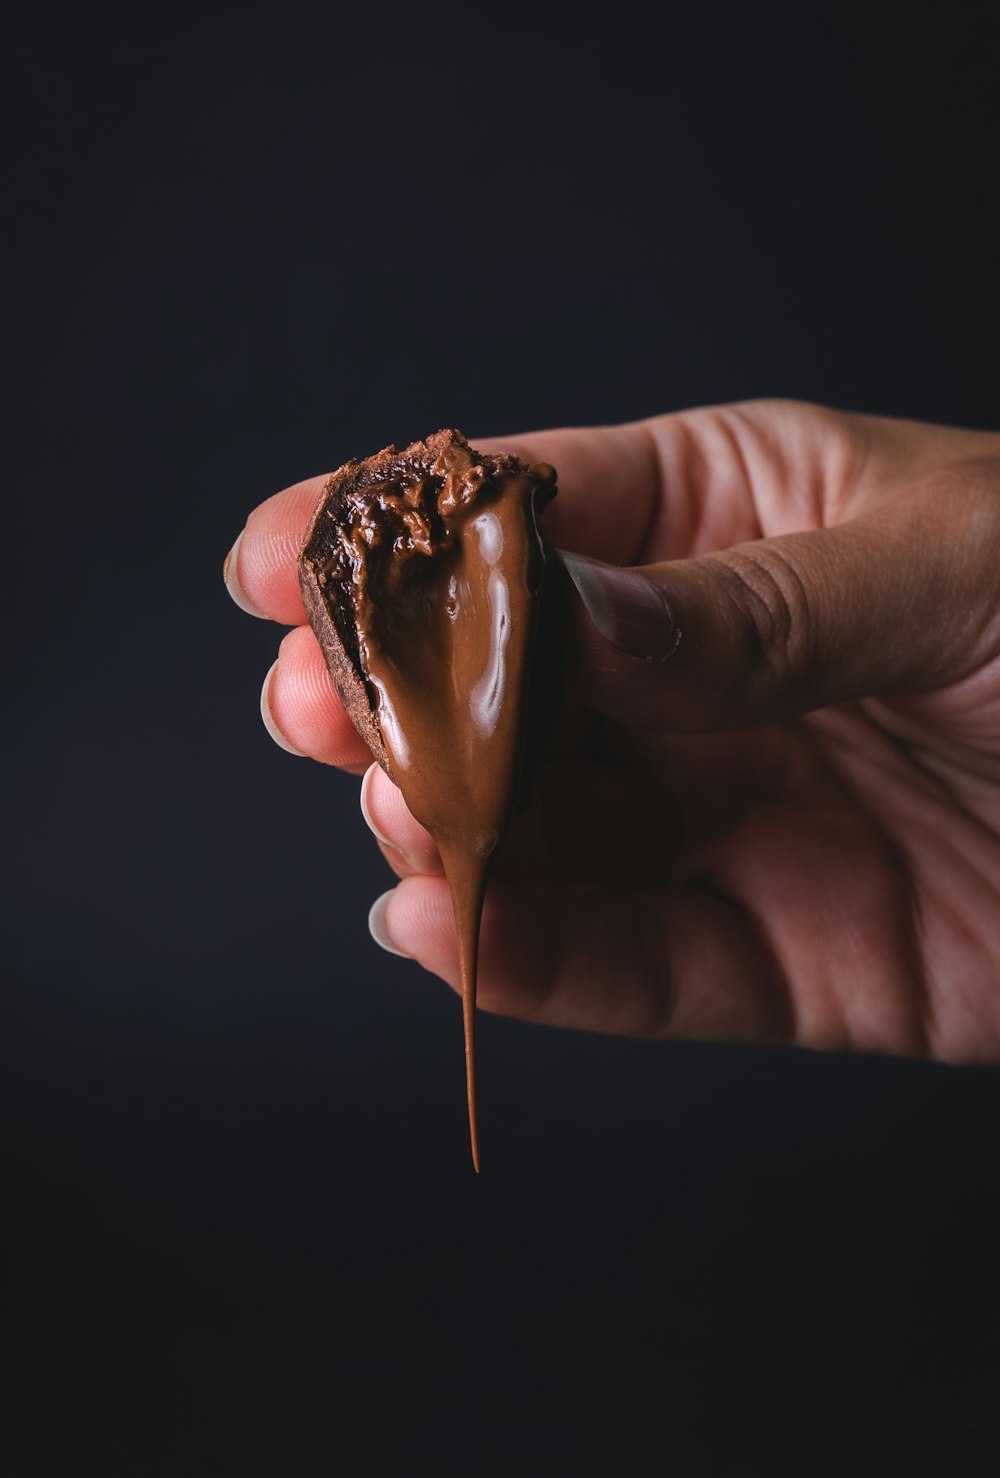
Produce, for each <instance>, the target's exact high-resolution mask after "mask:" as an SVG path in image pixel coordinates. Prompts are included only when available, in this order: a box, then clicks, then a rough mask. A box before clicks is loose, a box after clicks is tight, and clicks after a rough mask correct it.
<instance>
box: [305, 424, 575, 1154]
mask: <svg viewBox="0 0 1000 1478" xmlns="http://www.w3.org/2000/svg"><path fill="white" fill-rule="evenodd" d="M554 493H555V473H554V471H553V469H552V468H551V467H548V466H547V465H537V466H534V467H528V466H526V465H525V464H524V463H522V462H520V461H519V460H518V459H517V458H515V457H510V456H485V455H483V454H481V453H479V452H476V451H474V450H472V449H471V448H470V447H469V445H468V443H467V442H466V441H465V439H464V438H463V437H462V436H461V435H460V434H459V433H458V432H457V431H441V432H438V433H437V435H435V436H432V437H429V438H428V439H427V441H426V442H415V443H414V444H413V445H412V446H409V447H407V448H406V449H405V450H404V451H402V452H397V451H396V449H395V448H394V447H387V448H386V449H385V450H384V451H382V452H379V453H377V454H376V456H374V457H370V458H368V459H367V460H366V461H364V462H350V463H348V464H347V465H346V466H345V467H343V468H341V470H340V471H339V472H336V473H334V475H333V477H332V478H331V479H330V481H329V482H328V483H327V485H326V487H325V489H324V491H323V495H322V497H321V499H320V502H319V505H318V507H317V509H316V512H315V514H314V516H313V519H312V522H311V524H310V526H309V529H308V532H307V534H306V538H305V543H304V545H303V548H302V553H301V556H300V560H299V574H300V581H301V585H302V591H303V596H304V599H305V604H306V610H307V611H308V613H309V617H310V621H311V623H312V625H313V629H314V630H315V632H316V634H317V637H318V638H319V641H320V645H321V647H322V649H323V652H324V655H325V657H326V661H327V666H328V668H329V670H330V674H331V676H332V678H333V680H334V683H335V684H336V686H337V690H338V692H339V693H340V696H341V698H342V700H343V702H344V705H345V707H346V709H347V711H348V713H349V714H350V715H351V718H352V719H353V720H354V723H355V726H356V727H357V729H358V732H359V733H360V734H361V735H362V737H363V738H364V740H365V742H366V743H367V744H368V746H369V748H370V749H371V751H372V754H373V755H374V756H375V758H376V759H377V760H378V762H379V763H380V764H381V765H382V767H383V768H384V769H385V770H386V772H387V773H388V774H389V776H390V777H391V778H392V779H393V780H394V781H395V783H396V784H397V785H398V786H399V788H400V790H401V791H402V793H403V798H404V799H405V801H406V804H407V806H408V807H409V809H410V811H411V812H412V814H413V815H414V816H415V817H416V819H417V820H418V821H420V822H421V823H422V824H423V825H424V826H425V827H426V828H427V830H428V831H429V832H430V834H431V836H432V837H433V838H434V841H435V842H436V844H437V847H438V850H439V851H440V853H441V858H442V862H443V864H444V869H445V874H446V877H447V879H448V884H449V887H450V889H451V895H452V902H453V905H454V911H455V923H456V928H457V931H458V940H459V956H460V963H461V974H462V999H463V1016H464V1023H465V1044H466V1076H467V1088H468V1101H469V1125H470V1133H471V1138H472V1155H473V1162H474V1163H475V1165H476V1168H477V1169H478V1166H479V1150H478V1133H477V1116H476V1080H475V996H476V957H477V951H478V939H479V921H480V915H481V911H482V904H483V896H484V893H485V888H486V881H487V875H488V871H489V865H490V861H491V858H492V856H493V854H494V851H495V849H496V846H497V843H498V842H499V840H500V838H501V836H502V835H503V833H504V831H505V830H506V827H507V825H508V823H509V821H510V817H511V814H512V812H513V809H514V806H515V802H516V800H517V796H518V791H519V784H520V777H521V770H522V765H523V761H524V748H525V735H526V732H527V729H528V708H529V695H530V693H531V678H532V664H533V659H534V653H535V642H536V634H537V627H538V615H539V608H540V602H541V593H542V586H543V577H544V573H545V566H546V546H545V543H544V540H543V538H542V536H541V533H540V530H539V525H538V521H537V519H538V513H539V512H540V510H541V509H542V507H544V505H545V504H546V503H547V502H548V501H549V500H550V499H551V498H552V497H553V496H554Z"/></svg>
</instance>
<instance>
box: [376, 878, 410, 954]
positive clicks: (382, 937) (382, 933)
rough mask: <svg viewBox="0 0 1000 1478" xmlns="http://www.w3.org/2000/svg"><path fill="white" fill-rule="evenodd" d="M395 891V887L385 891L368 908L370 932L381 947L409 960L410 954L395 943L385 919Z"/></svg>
mask: <svg viewBox="0 0 1000 1478" xmlns="http://www.w3.org/2000/svg"><path fill="white" fill-rule="evenodd" d="M395 891H396V890H395V888H390V889H389V891H388V893H383V894H382V895H381V897H379V898H376V900H375V902H374V903H373V904H372V906H371V908H370V909H369V910H368V932H369V933H370V934H371V936H372V938H373V939H374V941H375V943H376V944H377V945H378V946H379V948H380V949H384V950H388V952H389V954H391V955H399V956H400V957H401V958H402V959H404V960H408V959H409V958H410V956H409V955H408V954H407V953H406V951H405V949H397V948H396V946H395V945H394V944H393V942H392V939H391V938H390V937H389V929H388V926H387V924H386V921H385V915H386V909H387V908H388V907H389V899H390V898H391V897H392V895H393V893H395Z"/></svg>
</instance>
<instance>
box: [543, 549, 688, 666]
mask: <svg viewBox="0 0 1000 1478" xmlns="http://www.w3.org/2000/svg"><path fill="white" fill-rule="evenodd" d="M559 557H560V559H561V560H562V562H563V564H564V565H565V566H566V573H567V574H568V575H569V577H570V579H571V580H572V581H573V584H574V585H575V587H576V591H577V594H578V595H579V597H580V599H581V601H582V602H583V605H584V608H585V610H586V612H587V615H588V616H589V617H590V619H591V621H592V622H593V624H594V625H595V626H596V627H597V630H598V631H599V632H600V633H601V635H602V636H603V637H604V638H605V640H607V641H609V642H611V643H612V644H613V645H614V646H616V647H617V648H618V649H619V651H622V652H625V653H627V654H628V655H629V656H630V657H642V658H644V659H645V660H646V661H647V662H660V661H663V660H664V658H666V657H670V656H672V655H673V654H674V652H675V651H676V650H677V644H678V642H679V641H680V631H679V629H678V627H677V622H676V621H675V619H674V615H673V612H672V611H671V609H670V606H669V604H668V602H667V597H666V595H665V594H664V593H663V591H662V590H661V589H660V587H659V585H657V584H655V583H654V582H653V581H652V580H650V579H647V577H646V576H645V575H643V574H641V573H640V572H639V571H638V570H623V569H619V568H618V566H617V565H606V564H602V563H601V562H600V561H599V560H596V559H587V558H585V557H584V556H583V555H582V554H566V553H564V552H563V551H562V550H560V551H559Z"/></svg>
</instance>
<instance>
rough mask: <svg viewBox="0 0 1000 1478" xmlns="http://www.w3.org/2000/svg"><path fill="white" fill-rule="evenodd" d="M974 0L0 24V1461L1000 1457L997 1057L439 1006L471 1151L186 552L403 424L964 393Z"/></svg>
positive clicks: (369, 879) (234, 11) (312, 794)
mask: <svg viewBox="0 0 1000 1478" xmlns="http://www.w3.org/2000/svg"><path fill="white" fill-rule="evenodd" d="M989 8H990V7H988V6H986V5H983V6H982V7H972V6H967V5H966V6H963V5H953V6H950V7H947V9H943V10H942V13H941V14H940V15H938V17H937V18H936V19H935V20H934V22H933V24H932V23H930V22H925V23H920V22H918V21H917V20H916V19H915V16H914V14H911V15H910V17H909V19H907V20H905V21H900V23H899V24H898V26H893V27H890V26H888V25H886V26H885V27H881V26H880V25H879V23H878V11H877V9H873V8H872V7H871V6H868V7H864V8H858V9H854V8H843V7H838V8H834V7H826V6H823V7H815V6H792V5H788V6H775V5H735V4H733V5H728V6H721V7H720V6H718V5H710V4H703V5H694V4H691V5H670V6H665V7H661V10H660V13H659V21H658V25H657V28H656V29H655V30H653V29H650V21H649V19H648V18H644V15H643V13H642V12H639V11H634V10H631V9H630V8H628V7H616V8H615V9H614V11H613V13H608V14H605V15H604V16H603V17H602V18H601V23H600V25H598V24H597V23H596V21H595V20H594V19H590V20H589V21H585V20H584V19H583V17H582V16H581V15H577V16H576V18H575V19H574V18H573V17H572V15H571V14H570V13H569V12H568V10H567V12H566V14H565V15H564V16H563V18H562V19H561V20H560V21H559V22H558V24H557V23H555V22H552V23H550V22H548V21H547V20H546V19H545V17H544V15H543V14H542V13H541V12H540V11H536V12H534V13H532V12H527V13H526V12H524V11H521V10H517V9H503V10H501V9H499V8H494V9H492V10H491V11H489V12H488V13H486V14H485V15H483V14H481V15H479V17H478V19H476V20H475V21H474V22H472V21H471V20H470V15H469V14H464V13H463V12H461V11H458V10H456V11H455V12H454V13H453V14H449V13H448V11H447V9H446V8H435V10H434V13H433V14H432V15H427V16H424V15H413V16H411V17H410V18H409V19H407V20H405V21H398V20H396V19H395V18H393V17H391V16H390V15H389V14H387V13H384V12H381V11H379V10H378V9H377V8H376V7H368V8H367V9H364V10H363V11H362V13H361V14H357V15H350V16H348V15H345V14H344V13H342V12H341V11H340V10H339V9H338V8H337V7H335V6H330V5H325V6H315V7H301V6H295V5H290V6H285V7H273V8H272V9H271V10H270V11H265V10H262V9H261V10H257V9H255V8H254V7H253V6H246V5H245V6H242V7H235V6H234V7H232V8H229V9H226V8H224V7H219V6H216V7H212V6H208V7H204V8H202V9H201V10H200V11H199V12H198V13H197V14H192V15H191V16H185V15H184V14H183V13H182V12H181V11H179V10H177V9H175V10H173V11H172V12H170V13H169V14H167V13H164V14H162V15H156V14H154V13H153V12H151V11H146V12H143V13H141V14H140V13H139V11H138V10H137V9H134V8H130V9H125V8H122V9H120V10H116V9H114V8H113V7H103V8H101V7H98V8H97V9H96V10H95V9H93V8H89V9H84V8H80V9H79V11H77V12H74V14H73V15H72V16H61V15H57V14H55V13H53V12H51V11H49V10H45V9H44V8H36V10H35V12H34V18H33V19H32V20H31V21H25V22H22V23H21V24H20V26H19V28H18V29H17V30H16V32H15V33H14V35H13V44H12V45H11V46H10V47H9V48H8V63H10V62H11V61H12V62H13V76H14V86H13V89H10V88H8V89H7V91H6V92H5V95H4V105H5V108H7V109H9V112H8V123H7V125H6V134H5V136H6V139H7V142H8V144H9V145H10V146H11V147H10V155H11V160H10V162H11V167H12V176H11V183H10V184H9V186H8V189H7V198H6V205H7V206H8V208H9V210H10V222H11V225H10V226H9V228H8V230H7V232H6V233H5V245H6V248H7V250H8V253H9V266H8V273H7V284H8V288H9V294H8V314H9V332H8V335H7V339H8V353H7V355H6V356H5V357H6V359H7V367H8V369H9V370H11V371H12V374H11V377H10V385H9V390H8V393H7V396H6V409H7V411H8V413H9V417H10V428H9V429H10V430H11V431H12V432H13V437H12V450H11V452H10V454H9V456H8V458H7V469H8V474H9V479H8V488H9V492H8V498H7V500H6V504H5V510H6V516H7V517H8V518H13V519H14V530H13V534H12V535H11V537H10V542H8V543H7V544H6V553H5V558H4V587H5V592H6V593H7V595H8V596H10V597H11V618H10V621H9V623H8V643H7V646H8V657H9V658H10V661H11V666H12V671H11V674H10V677H9V679H8V690H9V693H10V695H11V700H12V701H11V702H10V705H9V709H8V712H9V713H10V714H11V718H10V719H9V720H8V724H7V726H6V728H7V741H8V744H9V746H10V752H9V758H8V761H7V764H6V767H5V779H6V781H7V782H8V784H9V788H10V792H11V797H10V798H11V803H12V813H13V826H12V828H11V829H10V830H9V831H8V844H7V846H6V848H5V851H6V853H7V860H8V863H9V864H10V879H9V882H8V884H7V885H6V888H5V895H4V896H5V908H6V912H7V914H8V919H7V925H6V927H5V939H6V945H5V952H6V954H7V957H8V959H9V962H10V966H11V968H10V979H11V988H10V990H9V991H8V994H7V1002H8V1006H7V1013H6V1014H7V1021H6V1026H5V1029H4V1041H5V1051H6V1053H7V1056H8V1067H7V1073H6V1080H7V1084H8V1107H7V1111H6V1115H5V1124H6V1129H7V1132H8V1135H9V1140H10V1150H9V1153H8V1158H7V1169H6V1171H5V1179H6V1181H7V1182H8V1188H9V1190H10V1191H11V1193H12V1194H11V1198H10V1201H9V1207H10V1209H9V1210H8V1213H7V1229H8V1231H10V1232H13V1236H14V1242H13V1247H12V1252H11V1255H10V1257H9V1258H8V1263H7V1266H8V1272H9V1278H8V1285H9V1302H8V1317H7V1319H6V1324H5V1336H6V1338H5V1343H6V1345H7V1349H8V1355H9V1366H8V1376H7V1380H6V1387H5V1399H6V1401H7V1403H8V1404H9V1410H8V1414H7V1417H6V1420H5V1422H4V1426H3V1430H2V1435H0V1446H2V1447H3V1448H4V1449H6V1454H5V1455H6V1457H7V1461H6V1463H5V1466H6V1470H7V1471H8V1472H11V1473H12V1474H14V1475H16V1478H21V1475H36V1474H39V1475H48V1474H59V1475H65V1474H70V1473H77V1472H84V1471H100V1472H103V1473H107V1474H109V1475H110V1474H115V1475H117V1474H119V1473H120V1474H127V1475H143V1478H144V1475H147V1474H148V1475H157V1478H160V1475H163V1478H174V1475H185V1478H187V1475H195V1478H202V1475H205V1478H209V1475H211V1478H215V1475H229V1474H246V1473H256V1472H262V1473H265V1472H266V1473H270V1474H274V1473H280V1474H282V1475H285V1474H287V1475H289V1478H299V1475H301V1478H315V1475H320V1474H327V1473H341V1472H343V1473H351V1474H353V1473H360V1474H367V1473H373V1474H380V1473H394V1474H410V1473H413V1474H425V1473H426V1474H439V1473H447V1472H452V1471H455V1472H461V1473H468V1474H494V1473H496V1474H508V1473H525V1474H532V1475H534V1474H546V1475H549V1474H552V1475H554V1474H560V1475H561V1474H571V1473H573V1474H575V1473H585V1472H600V1473H616V1474H617V1473H626V1474H644V1473H651V1472H661V1471H665V1472H671V1473H677V1474H681V1475H688V1474H699V1475H700V1474H706V1475H708V1474H712V1475H715V1474H727V1475H728V1474H758V1473H761V1474H773V1473H780V1472H786V1471H787V1472H789V1473H796V1474H799V1473H809V1474H813V1475H815V1474H820V1475H826V1474H831V1475H832V1474H838V1475H839V1474H842V1473H858V1472H872V1473H890V1472H901V1473H903V1472H905V1473H907V1474H917V1473H925V1472H926V1473H929V1474H930V1473H933V1474H939V1473H944V1472H947V1473H956V1474H967V1473H980V1472H982V1473H986V1472H991V1473H992V1472H995V1471H996V1466H995V1465H996V1463H997V1461H998V1459H1000V1336H998V1316H1000V1198H998V1194H997V1191H996V1175H997V1159H998V1154H997V1145H998V1140H1000V1076H998V1074H997V1073H996V1072H989V1071H954V1070H947V1069H941V1068H934V1067H931V1066H923V1065H916V1064H908V1063H895V1062H890V1061H879V1060H865V1061H861V1060H837V1059H833V1058H824V1057H820V1056H804V1055H797V1054H793V1053H790V1052H778V1051H747V1050H738V1049H706V1048H703V1047H698V1046H657V1045H648V1044H640V1043H629V1042H619V1041H612V1042H609V1041H603V1040H599V1039H596V1038H588V1037H585V1036H574V1035H569V1034H565V1035H564V1034H559V1033H555V1032H551V1031H541V1030H537V1029H531V1028H528V1027H524V1026H521V1025H518V1024H516V1023H511V1022H504V1021H499V1020H492V1019H483V1020H482V1024H481V1040H482V1046H481V1060H482V1068H481V1072H482V1090H481V1091H482V1124H483V1153H484V1166H485V1169H484V1173H483V1175H482V1176H481V1177H480V1178H479V1179H478V1180H477V1179H476V1178H475V1177H474V1176H473V1175H472V1173H471V1171H470V1168H469V1164H468V1150H467V1144H466V1125H465V1116H464V1108H463V1088H462V1078H461V1046H460V1027H459V1016H458V1010H457V1005H456V1002H455V1000H454V998H452V997H451V995H450V993H448V992H447V991H446V990H445V989H444V987H442V986H440V985H439V984H437V983H436V982H435V981H433V980H431V979H430V978H429V977H423V976H422V975H421V973H420V971H419V970H418V968H417V967H416V966H414V965H411V964H408V963H406V962H403V961H398V960H395V959H391V958H389V957H386V956H382V955H381V954H380V953H379V952H378V951H377V950H376V949H375V947H374V946H373V945H372V944H371V943H370V941H369V939H368V935H367V929H366V922H365V919H366V912H367V907H368V905H369V903H370V901H371V899H372V898H373V897H374V896H375V894H376V893H377V892H379V891H381V889H382V888H383V887H385V886H387V885H388V875H387V873H386V870H385V868H384V866H383V864H382V863H381V860H380V859H379V857H378V856H377V854H376V853H375V850H374V847H373V845H372V844H371V842H370V839H369V837H368V834H367V832H366V831H365V829H364V826H363V824H362V822H361V819H360V816H359V815H358V813H357V800H356V788H357V787H356V782H354V781H351V780H349V779H346V778H345V777H342V776H339V775H337V774H334V773H332V772H327V771H325V770H321V769H319V768H318V767H316V766H314V765H312V764H310V763H307V762H305V761H302V760H297V759H293V758H291V757H289V756H287V755H285V754H283V753H282V752H280V751H279V750H278V749H276V748H275V747H274V746H273V745H272V744H271V742H270V740H269V739H268V738H267V737H266V735H265V733H264V731H263V729H262V728H261V726H260V723H259V719H258V717H257V711H256V709H257V695H258V691H259V687H260V682H261V680H262V677H263V674H264V672H265V670H266V668H267V666H268V665H269V663H270V662H271V660H272V658H273V656H274V653H275V649H276V646H277V642H278V639H279V632H278V631H277V629H275V628H273V627H269V626H268V625H266V624H265V623H262V622H255V621H252V620H249V619H248V618H246V617H244V616H242V615H241V613H240V612H238V611H237V610H236V608H235V607H234V606H232V605H231V603H230V602H229V601H228V599H227V597H226V595H225V593H224V591H223V589H222V585H221V583H220V565H221V561H222V558H223V555H224V554H225V552H226V550H227V548H228V547H229V545H230V543H231V542H232V540H233V538H234V537H235V535H236V534H237V533H238V532H239V530H240V528H241V526H242V523H243V520H244V517H245V514H246V512H247V510H248V509H249V508H250V507H251V506H252V505H253V504H254V503H256V502H257V501H259V500H260V499H261V498H263V497H264V496H266V495H268V494H269V493H271V492H272V491H274V490H276V489H277V488H279V487H281V486H284V485H285V484H287V483H289V482H292V481H296V480H297V479H299V478H301V477H304V476H307V475H310V474H313V473H316V472H319V471H322V470H324V469H327V468H330V467H332V466H335V465H337V464H338V463H339V462H341V461H342V460H344V459H345V458H346V457H347V456H349V455H352V454H364V453H366V452H367V451H369V450H371V449H373V448H375V447H377V446H381V445H382V444H384V443H385V442H386V441H388V440H396V441H403V440H406V439H409V438H410V437H413V436H418V435H422V434H424V433H425V432H427V431H429V430H431V429H434V428H436V427H438V426H440V425H451V424H457V425H459V426H462V427H463V428H464V429H465V430H466V431H467V432H468V433H469V434H470V435H475V434H485V433H487V432H503V431H513V430H521V429H526V428H529V427H536V426H545V425H551V424H556V423H561V422H562V423H565V422H571V423H572V422H578V423H586V422H591V421H602V420H615V419H628V418H632V417H635V416H640V415H646V414H651V413H654V412H656V411H660V410H666V409H674V408H677V407H680V406H682V405H688V404H694V403H699V402H708V401H714V400H722V399H729V398H734V397H742V396H752V395H765V394H786V395H795V396H800V397H805V398H812V399H817V400H823V401H827V402H830V403H833V404H840V405H849V406H852V407H857V408H861V409H867V410H872V411H878V412H884V413H891V414H902V415H908V416H913V417H924V418H929V419H937V420H942V421H955V422H959V423H962V424H967V425H982V426H991V425H992V426H996V425H997V424H998V419H1000V418H998V405H997V400H998V396H997V391H998V374H997V368H996V345H997V342H998V331H1000V298H998V290H997V275H998V273H997V267H998V260H1000V233H998V226H1000V209H998V196H1000V191H998V165H997V159H998V144H1000V128H998V120H1000V106H998V97H997V92H998V81H997V70H996V55H995V52H994V51H992V50H991V48H990V45H989V35H988V30H987V27H986V21H987V12H988V10H989ZM470 25H472V26H473V27H474V29H471V30H470ZM9 39H10V38H9Z"/></svg>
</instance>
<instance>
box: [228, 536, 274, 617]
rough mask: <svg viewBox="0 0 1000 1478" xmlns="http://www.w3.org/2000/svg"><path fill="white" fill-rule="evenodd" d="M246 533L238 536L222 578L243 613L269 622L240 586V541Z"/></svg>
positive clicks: (229, 554)
mask: <svg viewBox="0 0 1000 1478" xmlns="http://www.w3.org/2000/svg"><path fill="white" fill-rule="evenodd" d="M245 533H246V529H244V530H243V532H242V533H241V534H239V535H238V536H237V539H236V543H235V544H234V545H233V547H232V549H230V551H229V553H228V554H227V555H226V559H225V563H224V564H223V566H222V578H223V580H224V581H225V582H226V589H227V590H228V591H229V594H230V595H231V596H232V598H233V600H234V601H235V602H236V604H237V605H238V606H239V608H240V610H241V611H246V613H247V615H248V616H256V617H257V619H258V620H260V621H267V620H268V619H269V617H267V616H265V615H264V612H263V611H258V609H257V607H256V606H255V605H254V604H253V602H252V601H250V600H248V599H247V596H246V594H245V592H244V590H243V586H242V585H241V584H240V541H241V540H242V538H243V534H245Z"/></svg>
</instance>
